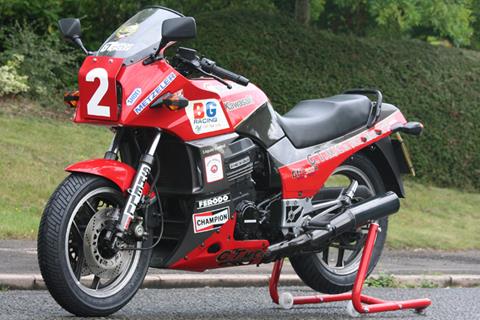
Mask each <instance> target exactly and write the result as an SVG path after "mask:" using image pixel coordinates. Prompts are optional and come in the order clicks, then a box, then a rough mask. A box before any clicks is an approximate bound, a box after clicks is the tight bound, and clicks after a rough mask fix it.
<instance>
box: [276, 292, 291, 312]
mask: <svg viewBox="0 0 480 320" xmlns="http://www.w3.org/2000/svg"><path fill="white" fill-rule="evenodd" d="M278 304H279V305H280V307H282V308H283V309H285V310H288V309H292V307H293V296H292V294H291V293H290V292H283V293H281V294H280V296H279V297H278Z"/></svg>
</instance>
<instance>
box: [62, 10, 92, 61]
mask: <svg viewBox="0 0 480 320" xmlns="http://www.w3.org/2000/svg"><path fill="white" fill-rule="evenodd" d="M58 27H59V28H60V32H61V33H62V35H63V37H64V38H65V39H67V40H69V41H71V42H73V43H75V44H76V45H77V46H79V47H80V49H82V50H83V52H85V54H87V55H88V54H90V52H88V50H87V49H86V48H85V46H84V45H83V43H82V39H81V38H80V37H81V36H82V28H81V26H80V20H78V19H76V18H64V19H60V20H59V21H58Z"/></svg>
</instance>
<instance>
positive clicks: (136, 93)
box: [126, 88, 142, 106]
mask: <svg viewBox="0 0 480 320" xmlns="http://www.w3.org/2000/svg"><path fill="white" fill-rule="evenodd" d="M141 94H142V88H136V89H135V90H133V92H132V93H131V94H130V95H129V96H128V98H127V101H126V103H127V106H131V105H132V104H134V103H135V101H137V99H138V97H140V95H141Z"/></svg>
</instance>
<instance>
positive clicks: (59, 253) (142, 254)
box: [37, 173, 151, 317]
mask: <svg viewBox="0 0 480 320" xmlns="http://www.w3.org/2000/svg"><path fill="white" fill-rule="evenodd" d="M98 190H102V192H103V196H104V197H107V198H108V199H111V200H110V201H111V202H112V203H115V202H118V203H116V205H120V204H123V202H124V201H125V199H124V196H123V194H122V193H121V192H120V190H118V188H117V187H116V186H115V185H114V184H113V183H111V182H110V181H108V180H106V179H104V178H101V177H97V176H92V175H87V174H78V173H73V174H71V175H70V176H68V177H67V178H66V179H65V180H64V181H63V182H62V183H61V184H60V185H59V187H58V188H57V190H56V191H55V192H54V193H53V195H52V196H51V198H50V200H49V201H48V203H47V205H46V207H45V210H44V212H43V216H42V219H41V221H40V229H39V233H38V244H37V245H38V263H39V266H40V271H41V273H42V276H43V279H44V281H45V284H46V286H47V288H48V290H49V291H50V294H51V295H52V296H53V298H54V299H55V300H56V301H57V302H58V303H59V304H60V305H61V306H62V307H63V308H64V309H65V310H67V311H68V312H70V313H73V314H74V315H77V316H86V317H91V316H100V317H101V316H107V315H110V314H112V313H114V312H116V311H118V310H119V309H121V308H122V307H123V306H124V305H126V304H127V303H128V302H129V301H130V300H131V299H132V298H133V296H134V295H135V293H136V292H137V290H138V289H139V288H140V286H141V284H142V282H143V279H144V278H145V275H146V273H147V270H148V266H149V262H150V257H151V250H148V251H135V253H134V254H133V255H132V258H130V260H129V261H130V262H129V263H128V266H127V267H126V268H125V269H124V270H126V271H125V278H120V277H122V274H123V273H122V274H120V275H119V276H118V280H115V279H112V280H111V281H112V282H109V281H107V282H106V283H105V284H101V282H102V281H103V279H101V280H100V278H99V280H98V281H97V282H96V285H92V287H91V288H94V289H91V290H89V288H88V287H85V286H83V284H82V283H81V282H80V279H82V281H86V280H84V279H85V278H81V277H84V275H85V274H84V271H83V270H84V269H83V266H84V263H85V262H84V260H83V258H82V260H80V257H81V255H80V256H79V257H78V259H77V260H80V261H81V262H80V272H79V275H77V271H75V274H74V272H72V270H73V267H72V258H71V257H70V255H69V254H68V252H69V250H72V248H71V243H72V231H71V230H70V229H71V228H70V227H69V225H70V226H71V225H73V223H72V221H73V222H75V220H74V219H75V217H76V215H77V213H78V212H80V209H78V208H79V205H80V204H79V203H81V201H82V200H83V199H86V197H88V196H89V195H90V194H95V192H97V191H98ZM98 192H99V191H98ZM101 196H102V194H100V193H98V198H99V197H101ZM98 201H100V200H98ZM86 202H88V199H87V200H85V203H86ZM99 203H100V202H99ZM102 205H103V204H102ZM99 206H100V204H97V206H96V208H97V210H99V209H98V207H99ZM81 210H87V209H81ZM92 211H93V210H92ZM97 212H98V211H97ZM82 214H85V213H84V211H82ZM94 214H95V213H93V215H94ZM72 216H73V217H72ZM75 228H76V230H82V228H81V227H80V228H79V227H78V226H77V224H75ZM67 230H70V232H69V231H67ZM78 234H81V232H80V231H79V232H78ZM84 235H85V233H84ZM81 240H83V237H81ZM150 243H151V239H150V240H148V241H145V242H144V243H143V245H144V246H145V245H146V246H148V245H149V244H150ZM76 248H77V250H78V251H77V252H76V253H74V254H73V255H74V256H78V255H79V254H81V250H83V247H81V248H80V244H79V245H78V246H77V247H76ZM79 248H80V249H79ZM73 261H75V259H73ZM127 268H128V270H127ZM76 269H77V268H75V270H76ZM130 269H134V270H130ZM85 273H87V272H85ZM77 276H78V279H77V278H76V277H77ZM93 279H94V280H92V283H93V282H94V281H95V278H93ZM87 280H88V279H87ZM114 285H116V287H114ZM110 287H112V289H111V290H110ZM102 290H103V291H102ZM96 291H98V292H96Z"/></svg>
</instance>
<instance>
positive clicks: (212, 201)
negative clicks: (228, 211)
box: [197, 193, 230, 209]
mask: <svg viewBox="0 0 480 320" xmlns="http://www.w3.org/2000/svg"><path fill="white" fill-rule="evenodd" d="M228 201H230V195H229V194H228V193H225V194H222V195H219V196H216V197H213V198H208V199H203V200H199V201H197V209H205V208H209V207H215V206H218V205H221V204H224V203H227V202H228Z"/></svg>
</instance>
